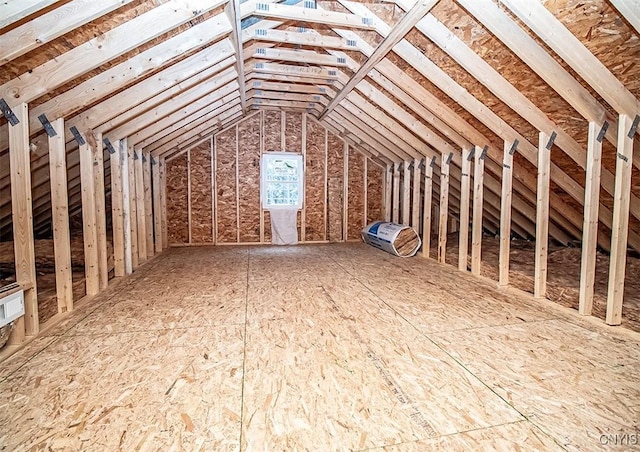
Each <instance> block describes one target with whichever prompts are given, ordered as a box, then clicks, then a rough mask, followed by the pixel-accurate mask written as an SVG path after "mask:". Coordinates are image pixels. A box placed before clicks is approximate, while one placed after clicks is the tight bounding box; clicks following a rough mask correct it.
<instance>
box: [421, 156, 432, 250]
mask: <svg viewBox="0 0 640 452" xmlns="http://www.w3.org/2000/svg"><path fill="white" fill-rule="evenodd" d="M432 161H433V160H431V161H429V160H427V161H426V162H425V168H424V201H423V206H422V257H427V258H428V257H429V252H430V251H431V206H432V201H433V199H432V198H433V166H432V165H431V162H432Z"/></svg>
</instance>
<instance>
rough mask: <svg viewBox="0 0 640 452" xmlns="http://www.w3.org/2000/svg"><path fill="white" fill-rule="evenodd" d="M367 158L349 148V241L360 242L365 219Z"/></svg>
mask: <svg viewBox="0 0 640 452" xmlns="http://www.w3.org/2000/svg"><path fill="white" fill-rule="evenodd" d="M365 158H366V157H365V156H364V155H362V154H361V153H360V152H358V151H356V150H355V149H353V148H352V147H351V146H349V191H348V202H349V209H348V222H349V224H348V233H347V239H348V240H359V239H360V232H361V231H362V222H363V218H364V176H365V174H364V160H365Z"/></svg>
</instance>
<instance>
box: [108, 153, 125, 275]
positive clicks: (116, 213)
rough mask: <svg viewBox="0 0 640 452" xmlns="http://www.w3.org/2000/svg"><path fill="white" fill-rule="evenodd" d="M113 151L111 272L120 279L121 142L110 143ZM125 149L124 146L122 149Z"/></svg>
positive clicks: (121, 234) (122, 251) (121, 272)
mask: <svg viewBox="0 0 640 452" xmlns="http://www.w3.org/2000/svg"><path fill="white" fill-rule="evenodd" d="M112 145H113V150H114V151H115V152H114V153H113V154H111V155H110V157H109V161H110V165H111V166H110V168H111V225H112V229H113V272H114V276H117V277H120V276H124V275H125V265H124V256H125V246H124V231H125V226H124V224H125V221H124V217H125V212H124V206H125V201H124V198H123V181H122V149H123V146H122V144H121V141H117V142H115V143H112ZM124 149H126V146H125V147H124Z"/></svg>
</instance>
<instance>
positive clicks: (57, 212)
mask: <svg viewBox="0 0 640 452" xmlns="http://www.w3.org/2000/svg"><path fill="white" fill-rule="evenodd" d="M51 125H52V126H53V128H54V130H55V131H56V135H55V136H53V137H50V138H49V168H50V172H51V209H52V220H53V248H54V253H55V265H56V297H57V299H58V312H59V313H63V312H67V311H71V310H73V285H72V284H73V281H72V272H71V240H70V236H69V198H68V197H69V194H68V192H67V159H66V151H65V147H64V119H62V118H59V119H56V120H55V121H54V122H53V123H52V124H51Z"/></svg>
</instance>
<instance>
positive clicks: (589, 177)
mask: <svg viewBox="0 0 640 452" xmlns="http://www.w3.org/2000/svg"><path fill="white" fill-rule="evenodd" d="M600 130H601V127H600V126H599V125H598V124H597V123H595V122H593V121H592V122H590V123H589V138H588V139H589V142H588V145H587V171H586V177H585V181H586V182H585V190H584V191H585V199H584V227H583V228H582V231H583V232H582V260H581V268H580V302H579V306H578V312H580V314H582V315H591V310H592V308H593V291H594V283H595V277H596V251H597V250H596V248H597V240H598V206H599V205H600V168H601V166H602V141H601V140H600V139H599V137H598V134H599V132H600Z"/></svg>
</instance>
